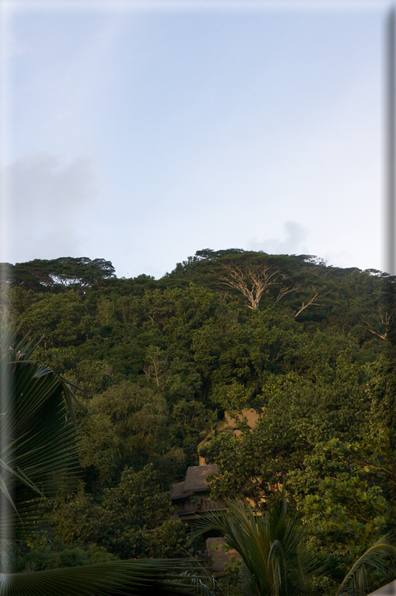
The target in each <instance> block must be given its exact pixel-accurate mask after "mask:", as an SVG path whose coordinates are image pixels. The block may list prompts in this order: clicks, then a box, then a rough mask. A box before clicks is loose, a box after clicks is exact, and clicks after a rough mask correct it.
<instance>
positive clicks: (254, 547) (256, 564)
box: [193, 495, 319, 596]
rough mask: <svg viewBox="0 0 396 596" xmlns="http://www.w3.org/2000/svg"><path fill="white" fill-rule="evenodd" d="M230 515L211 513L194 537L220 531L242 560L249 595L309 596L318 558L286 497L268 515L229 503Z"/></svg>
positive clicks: (243, 504)
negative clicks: (305, 543)
mask: <svg viewBox="0 0 396 596" xmlns="http://www.w3.org/2000/svg"><path fill="white" fill-rule="evenodd" d="M228 505H229V509H228V511H226V512H213V513H212V512H211V513H208V514H206V515H203V516H202V517H201V519H200V520H198V521H197V523H196V530H195V532H194V534H193V537H195V536H197V535H199V534H203V533H205V532H208V531H211V530H216V531H219V532H221V533H222V535H223V536H224V541H225V543H226V544H227V546H229V547H230V548H233V549H235V550H236V551H237V552H238V553H239V555H240V556H241V559H242V564H243V569H242V571H243V576H244V589H245V592H246V593H247V594H251V595H261V594H266V595H268V596H271V595H273V596H278V595H281V594H286V593H287V594H290V595H293V594H307V593H309V592H310V580H311V578H312V576H313V574H314V572H316V573H317V572H319V568H318V564H317V559H316V557H315V555H313V554H311V553H308V552H307V551H305V549H304V547H303V542H302V539H303V530H302V528H301V526H300V525H299V523H298V520H297V519H295V518H289V517H288V516H287V501H286V498H285V496H284V495H282V498H281V499H280V501H279V502H278V503H276V504H275V505H274V506H273V507H272V508H270V509H269V511H268V512H267V513H266V515H262V516H261V515H259V516H256V515H255V513H254V511H253V509H252V508H251V507H250V505H248V504H246V503H239V502H237V501H229V503H228Z"/></svg>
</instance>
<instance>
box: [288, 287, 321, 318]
mask: <svg viewBox="0 0 396 596" xmlns="http://www.w3.org/2000/svg"><path fill="white" fill-rule="evenodd" d="M329 293H330V290H329V291H328V292H325V293H324V294H322V295H321V296H320V295H319V292H316V293H315V296H314V297H313V298H311V300H310V301H309V302H308V303H307V304H305V302H303V303H302V305H301V308H300V310H299V311H298V312H296V314H295V315H294V318H295V319H296V318H297V317H298V315H299V314H301V313H302V311H303V310H305V309H306V308H308V306H321V305H320V304H319V302H315V300H316V299H317V298H323V296H326V294H329Z"/></svg>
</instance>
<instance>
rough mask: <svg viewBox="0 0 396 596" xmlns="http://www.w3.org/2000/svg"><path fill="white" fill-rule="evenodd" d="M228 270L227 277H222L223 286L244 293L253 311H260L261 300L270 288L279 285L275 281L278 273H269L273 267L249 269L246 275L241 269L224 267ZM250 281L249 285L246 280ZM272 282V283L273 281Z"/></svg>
mask: <svg viewBox="0 0 396 596" xmlns="http://www.w3.org/2000/svg"><path fill="white" fill-rule="evenodd" d="M223 267H224V268H225V269H227V271H228V274H227V276H223V277H221V279H222V280H223V281H222V282H220V283H222V284H223V285H226V286H229V287H230V288H235V289H236V290H239V291H240V292H242V294H243V295H244V296H245V298H247V301H248V302H247V307H248V308H251V309H252V310H259V305H260V300H261V298H262V297H263V294H265V293H266V292H268V289H269V288H270V286H273V285H277V284H278V282H276V281H274V280H273V278H274V276H275V275H276V274H277V273H278V271H274V272H272V273H269V271H270V269H271V267H266V266H264V267H260V268H257V269H255V270H254V269H249V270H248V271H247V272H246V274H245V273H244V272H243V271H242V270H241V269H240V268H239V267H233V266H232V265H223ZM246 278H248V279H249V282H250V283H249V284H248V282H247V281H245V279H246ZM271 280H272V281H271Z"/></svg>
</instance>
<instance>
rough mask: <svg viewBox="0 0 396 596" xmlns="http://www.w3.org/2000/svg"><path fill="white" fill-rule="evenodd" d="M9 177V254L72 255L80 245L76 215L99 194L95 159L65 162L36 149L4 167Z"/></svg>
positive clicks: (18, 257) (19, 257) (21, 257)
mask: <svg viewBox="0 0 396 596" xmlns="http://www.w3.org/2000/svg"><path fill="white" fill-rule="evenodd" d="M1 175H2V177H3V178H5V179H6V180H7V191H8V192H7V197H6V202H7V203H8V209H7V211H8V228H9V229H8V238H9V240H8V246H7V247H6V255H7V260H8V261H11V262H21V261H26V260H30V259H31V258H55V257H59V256H66V255H73V254H76V253H77V252H78V250H79V243H80V238H79V237H78V234H77V233H76V227H77V226H78V221H79V219H80V218H81V216H82V215H83V214H85V210H86V208H87V207H88V206H89V205H90V204H91V202H92V201H93V200H94V199H95V196H96V190H95V176H94V171H93V166H92V162H91V160H90V159H89V158H88V157H80V158H78V159H75V160H74V161H73V162H72V163H70V164H67V165H66V164H61V163H60V161H59V159H58V158H56V157H55V156H54V155H51V154H46V153H36V154H31V155H28V156H25V157H23V158H21V159H18V160H16V161H15V162H13V163H11V164H9V165H8V166H5V167H3V168H2V171H1Z"/></svg>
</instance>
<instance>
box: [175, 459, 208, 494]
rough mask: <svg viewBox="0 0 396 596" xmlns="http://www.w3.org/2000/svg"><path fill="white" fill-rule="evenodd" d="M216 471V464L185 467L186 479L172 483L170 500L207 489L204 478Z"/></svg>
mask: <svg viewBox="0 0 396 596" xmlns="http://www.w3.org/2000/svg"><path fill="white" fill-rule="evenodd" d="M216 472H217V466H216V464H209V465H207V466H190V467H189V468H187V473H186V479H185V480H184V482H177V483H176V484H172V491H171V500H172V501H176V500H178V499H186V498H187V497H191V496H192V495H193V494H194V493H200V492H204V491H206V490H208V484H207V482H206V478H207V477H208V476H209V475H210V474H215V473H216Z"/></svg>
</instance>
